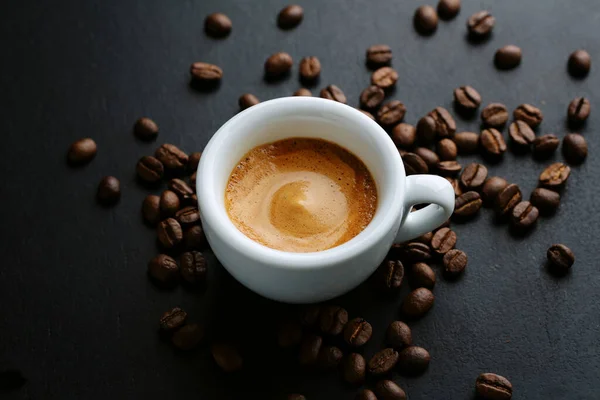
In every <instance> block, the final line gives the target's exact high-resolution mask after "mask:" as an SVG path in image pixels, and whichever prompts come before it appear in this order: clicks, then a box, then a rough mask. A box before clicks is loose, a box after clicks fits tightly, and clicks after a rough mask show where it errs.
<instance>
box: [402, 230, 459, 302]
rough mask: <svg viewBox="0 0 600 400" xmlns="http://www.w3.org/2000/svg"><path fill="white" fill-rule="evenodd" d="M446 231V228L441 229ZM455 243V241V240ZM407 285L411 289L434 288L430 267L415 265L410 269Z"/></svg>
mask: <svg viewBox="0 0 600 400" xmlns="http://www.w3.org/2000/svg"><path fill="white" fill-rule="evenodd" d="M442 229H448V228H442ZM455 243H456V240H455ZM453 246H454V244H453ZM408 283H409V284H410V287H411V288H412V289H417V288H420V287H424V288H427V289H429V290H432V289H433V287H434V286H435V272H434V271H433V269H431V267H430V266H429V265H427V264H425V263H422V262H420V263H416V264H413V265H412V266H411V267H410V274H409V275H408Z"/></svg>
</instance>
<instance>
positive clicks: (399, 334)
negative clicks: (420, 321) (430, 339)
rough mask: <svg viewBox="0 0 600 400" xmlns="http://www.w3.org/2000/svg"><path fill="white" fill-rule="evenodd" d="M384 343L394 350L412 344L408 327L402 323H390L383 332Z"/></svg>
mask: <svg viewBox="0 0 600 400" xmlns="http://www.w3.org/2000/svg"><path fill="white" fill-rule="evenodd" d="M385 342H386V343H387V344H388V345H389V346H391V347H393V348H394V349H396V350H401V349H403V348H405V347H406V346H410V345H411V344H412V333H411V330H410V328H409V326H408V325H406V324H405V323H404V322H402V321H394V322H392V323H391V324H390V325H389V326H388V328H387V331H386V332H385Z"/></svg>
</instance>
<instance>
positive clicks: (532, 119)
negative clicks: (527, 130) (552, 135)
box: [513, 104, 544, 128]
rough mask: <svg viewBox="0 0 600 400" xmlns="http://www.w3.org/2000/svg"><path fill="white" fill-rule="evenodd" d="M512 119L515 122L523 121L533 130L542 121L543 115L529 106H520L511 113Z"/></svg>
mask: <svg viewBox="0 0 600 400" xmlns="http://www.w3.org/2000/svg"><path fill="white" fill-rule="evenodd" d="M513 118H514V119H515V120H517V121H524V122H525V123H526V124H527V125H529V126H530V127H532V128H535V127H537V126H538V125H539V124H540V123H541V122H542V120H543V119H544V114H542V111H541V110H540V109H539V108H537V107H534V106H532V105H531V104H521V105H520V106H518V107H517V108H515V111H513Z"/></svg>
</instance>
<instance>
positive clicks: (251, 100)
mask: <svg viewBox="0 0 600 400" xmlns="http://www.w3.org/2000/svg"><path fill="white" fill-rule="evenodd" d="M258 103H260V100H259V99H258V97H256V96H255V95H253V94H251V93H245V94H243V95H241V96H240V98H239V99H238V105H239V106H240V110H245V109H246V108H250V107H252V106H255V105H257V104H258Z"/></svg>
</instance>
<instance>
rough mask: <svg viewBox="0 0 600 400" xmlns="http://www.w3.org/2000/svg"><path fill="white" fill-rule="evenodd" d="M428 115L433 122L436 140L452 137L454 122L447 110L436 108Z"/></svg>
mask: <svg viewBox="0 0 600 400" xmlns="http://www.w3.org/2000/svg"><path fill="white" fill-rule="evenodd" d="M429 115H430V116H431V117H432V118H433V120H434V121H435V134H436V135H437V137H438V138H445V137H451V136H454V132H456V122H455V121H454V118H452V115H450V113H449V112H448V110H446V109H445V108H443V107H436V108H435V109H434V110H432V111H431V112H430V113H429Z"/></svg>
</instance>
